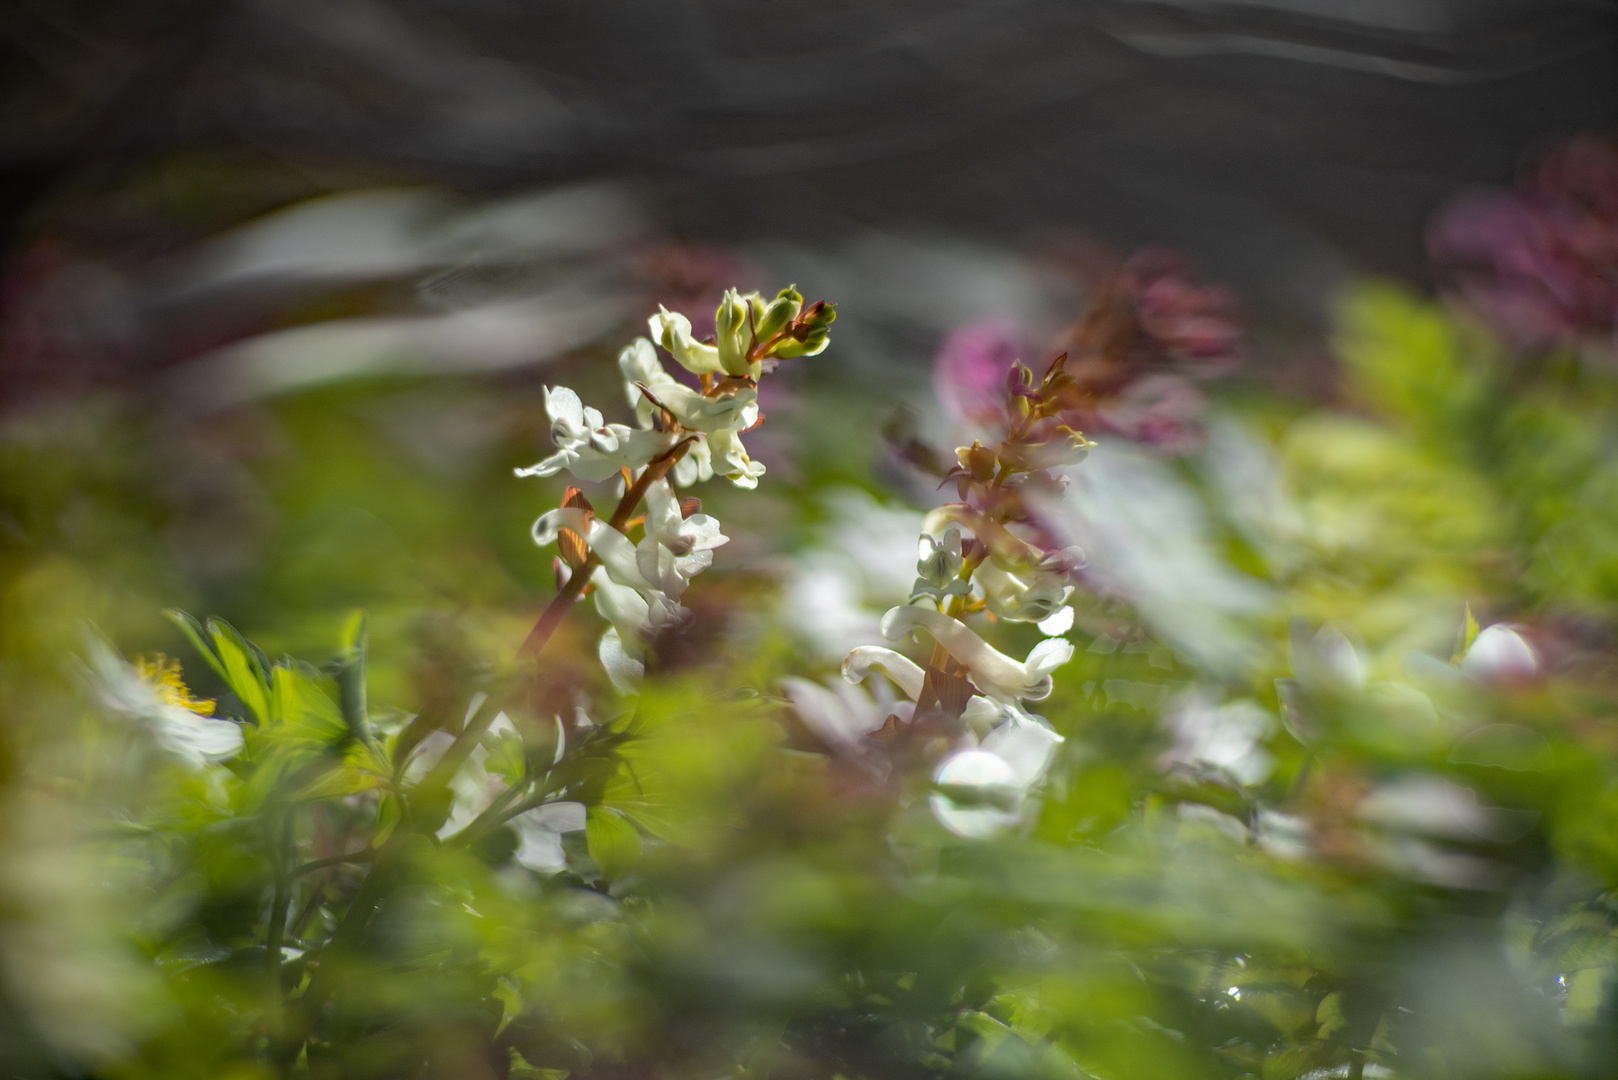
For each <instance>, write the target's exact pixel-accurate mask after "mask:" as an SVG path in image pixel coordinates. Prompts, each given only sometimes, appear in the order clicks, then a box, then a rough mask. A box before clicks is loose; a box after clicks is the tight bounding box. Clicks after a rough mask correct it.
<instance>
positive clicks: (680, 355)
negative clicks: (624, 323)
mask: <svg viewBox="0 0 1618 1080" xmlns="http://www.w3.org/2000/svg"><path fill="white" fill-rule="evenodd" d="M647 325H648V326H649V327H650V329H651V332H652V340H653V341H655V342H657V343H658V344H659V345H661V346H663V348H665V349H667V350H668V351H669V355H670V356H673V357H674V359H675V360H677V361H679V363H680V366H681V367H683V368H685V369H686V370H687V371H689V372H691V374H693V375H712V374H715V373H719V372H723V371H724V368H723V367H722V366H721V365H720V363H719V350H718V349H716V348H714V347H713V346H712V345H704V344H702V343H701V342H699V341H697V340H696V339H694V338H693V337H692V336H691V320H690V319H688V318H686V317H685V316H684V315H681V314H680V313H679V312H677V311H670V310H669V309H668V308H666V307H663V306H662V305H661V304H660V305H658V308H657V314H656V315H653V316H652V317H651V318H650V319H649V320H647Z"/></svg>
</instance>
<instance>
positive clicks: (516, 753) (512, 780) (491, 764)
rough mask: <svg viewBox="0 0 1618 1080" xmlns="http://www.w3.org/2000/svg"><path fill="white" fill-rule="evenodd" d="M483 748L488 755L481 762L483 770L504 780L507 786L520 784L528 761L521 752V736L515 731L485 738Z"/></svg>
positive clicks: (526, 769)
mask: <svg viewBox="0 0 1618 1080" xmlns="http://www.w3.org/2000/svg"><path fill="white" fill-rule="evenodd" d="M483 748H484V750H485V751H486V752H487V753H488V757H487V758H486V759H485V760H484V762H483V767H484V769H486V770H488V771H489V772H491V773H493V774H494V775H495V776H498V777H500V778H501V779H503V780H505V782H506V784H507V785H508V786H515V785H517V784H519V783H521V782H522V778H523V776H524V775H526V773H527V771H528V759H527V755H526V754H525V753H524V751H523V741H522V736H521V735H519V734H517V733H516V732H515V731H502V732H501V733H500V734H498V735H493V736H488V737H485V738H484V740H483Z"/></svg>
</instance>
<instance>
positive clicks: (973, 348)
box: [933, 319, 1023, 424]
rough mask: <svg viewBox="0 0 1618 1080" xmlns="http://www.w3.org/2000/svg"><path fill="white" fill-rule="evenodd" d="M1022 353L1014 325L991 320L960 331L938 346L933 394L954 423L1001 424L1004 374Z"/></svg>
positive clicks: (999, 320)
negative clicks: (952, 418)
mask: <svg viewBox="0 0 1618 1080" xmlns="http://www.w3.org/2000/svg"><path fill="white" fill-rule="evenodd" d="M1022 351H1023V350H1022V335H1021V334H1020V333H1019V332H1018V330H1017V325H1016V324H1015V323H1013V322H1009V321H1007V320H1003V319H994V320H988V321H984V322H977V323H971V324H969V325H967V326H963V327H961V328H960V329H958V330H955V331H952V332H951V333H950V335H949V336H948V337H946V338H945V339H944V341H943V344H941V345H940V346H939V347H938V354H937V355H936V356H935V357H934V358H933V391H934V392H935V393H936V394H937V395H938V400H939V402H940V403H942V404H943V406H944V409H945V410H946V411H947V412H948V413H949V414H950V415H951V416H953V417H954V418H955V419H957V420H969V421H971V422H973V423H977V424H994V423H996V422H1000V421H1003V420H1004V418H1005V408H1004V403H1005V399H1006V373H1007V372H1009V371H1010V370H1011V365H1012V364H1013V363H1015V362H1016V361H1017V360H1018V359H1019V358H1020V357H1021V356H1022Z"/></svg>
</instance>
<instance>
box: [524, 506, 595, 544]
mask: <svg viewBox="0 0 1618 1080" xmlns="http://www.w3.org/2000/svg"><path fill="white" fill-rule="evenodd" d="M594 522H595V519H594V518H592V517H591V516H590V515H589V514H587V513H585V512H584V511H583V510H581V509H579V508H578V507H576V506H562V507H558V508H557V509H555V510H550V511H547V512H545V513H543V514H541V515H540V516H539V520H538V521H536V522H534V527H533V529H532V530H530V532H531V533H532V535H533V537H534V543H536V544H538V545H539V546H540V547H545V546H546V545H547V544H554V543H556V536H557V534H558V533H560V532H561V531H562V530H563V529H571V530H573V531H574V532H576V533H578V534H579V535H580V536H588V535H589V533H590V528H591V526H592V525H593V524H594Z"/></svg>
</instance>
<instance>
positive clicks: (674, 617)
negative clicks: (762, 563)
mask: <svg viewBox="0 0 1618 1080" xmlns="http://www.w3.org/2000/svg"><path fill="white" fill-rule="evenodd" d="M646 507H647V510H646V536H645V537H644V538H643V539H642V540H641V541H640V543H639V544H636V543H633V542H631V541H630V539H629V537H627V536H625V535H624V534H623V533H621V532H619V531H618V530H617V529H615V528H613V527H612V526H611V525H609V524H607V523H606V522H604V521H602V520H601V519H600V518H598V517H596V516H595V515H594V514H591V513H589V512H588V511H585V510H582V509H580V508H578V507H572V506H564V507H560V508H558V509H556V510H552V511H550V512H549V513H546V514H543V515H541V517H540V518H539V520H537V521H535V522H534V528H533V536H534V542H535V543H536V544H539V545H541V546H544V545H547V544H550V543H552V542H554V541H555V540H556V537H557V534H558V533H560V532H561V530H563V529H568V530H571V531H572V532H574V533H577V534H578V535H579V536H580V537H582V538H583V539H584V542H585V544H586V545H587V546H588V547H589V548H590V550H591V551H592V552H594V553H595V555H596V557H597V558H598V559H600V560H601V565H600V566H598V567H597V568H596V569H595V571H594V573H593V574H592V575H591V578H590V583H591V586H592V588H593V596H594V599H595V606H596V611H597V612H599V613H600V615H601V617H602V618H604V619H606V620H607V621H608V622H609V623H611V624H612V627H611V629H609V630H608V631H607V632H606V634H604V635H603V636H602V639H601V644H600V648H599V650H598V654H599V656H600V659H601V665H602V667H604V668H606V669H607V675H608V677H609V678H611V680H612V683H613V685H614V686H616V687H618V689H620V690H622V691H625V692H628V691H629V690H631V689H632V688H633V686H634V684H635V682H637V681H638V680H639V679H640V678H641V677H642V676H643V675H644V674H645V671H646V666H645V656H646V650H645V643H646V641H647V640H648V639H650V638H651V637H654V636H655V635H656V634H657V632H658V631H660V630H665V629H670V628H673V627H677V626H679V625H681V624H682V623H684V622H685V620H686V619H687V618H688V617H689V615H690V613H689V612H688V611H687V610H686V609H685V608H684V607H682V606H681V605H680V597H681V596H682V595H684V593H685V590H686V586H687V585H688V584H689V583H690V581H691V579H692V578H693V577H695V576H696V575H697V574H699V573H701V572H702V571H703V570H706V569H707V568H708V567H709V566H711V565H712V564H713V549H714V548H716V547H719V546H720V545H721V544H724V543H726V542H727V541H728V539H729V537H727V536H725V535H724V534H723V533H721V532H720V531H719V522H718V520H716V519H715V518H712V517H710V516H708V515H707V514H692V515H691V516H690V517H689V518H682V517H681V515H680V504H679V501H678V500H677V499H676V498H675V496H674V492H673V490H672V489H671V488H670V487H669V484H668V481H666V480H658V481H655V482H653V483H652V484H651V485H650V486H649V487H648V488H647V493H646Z"/></svg>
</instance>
